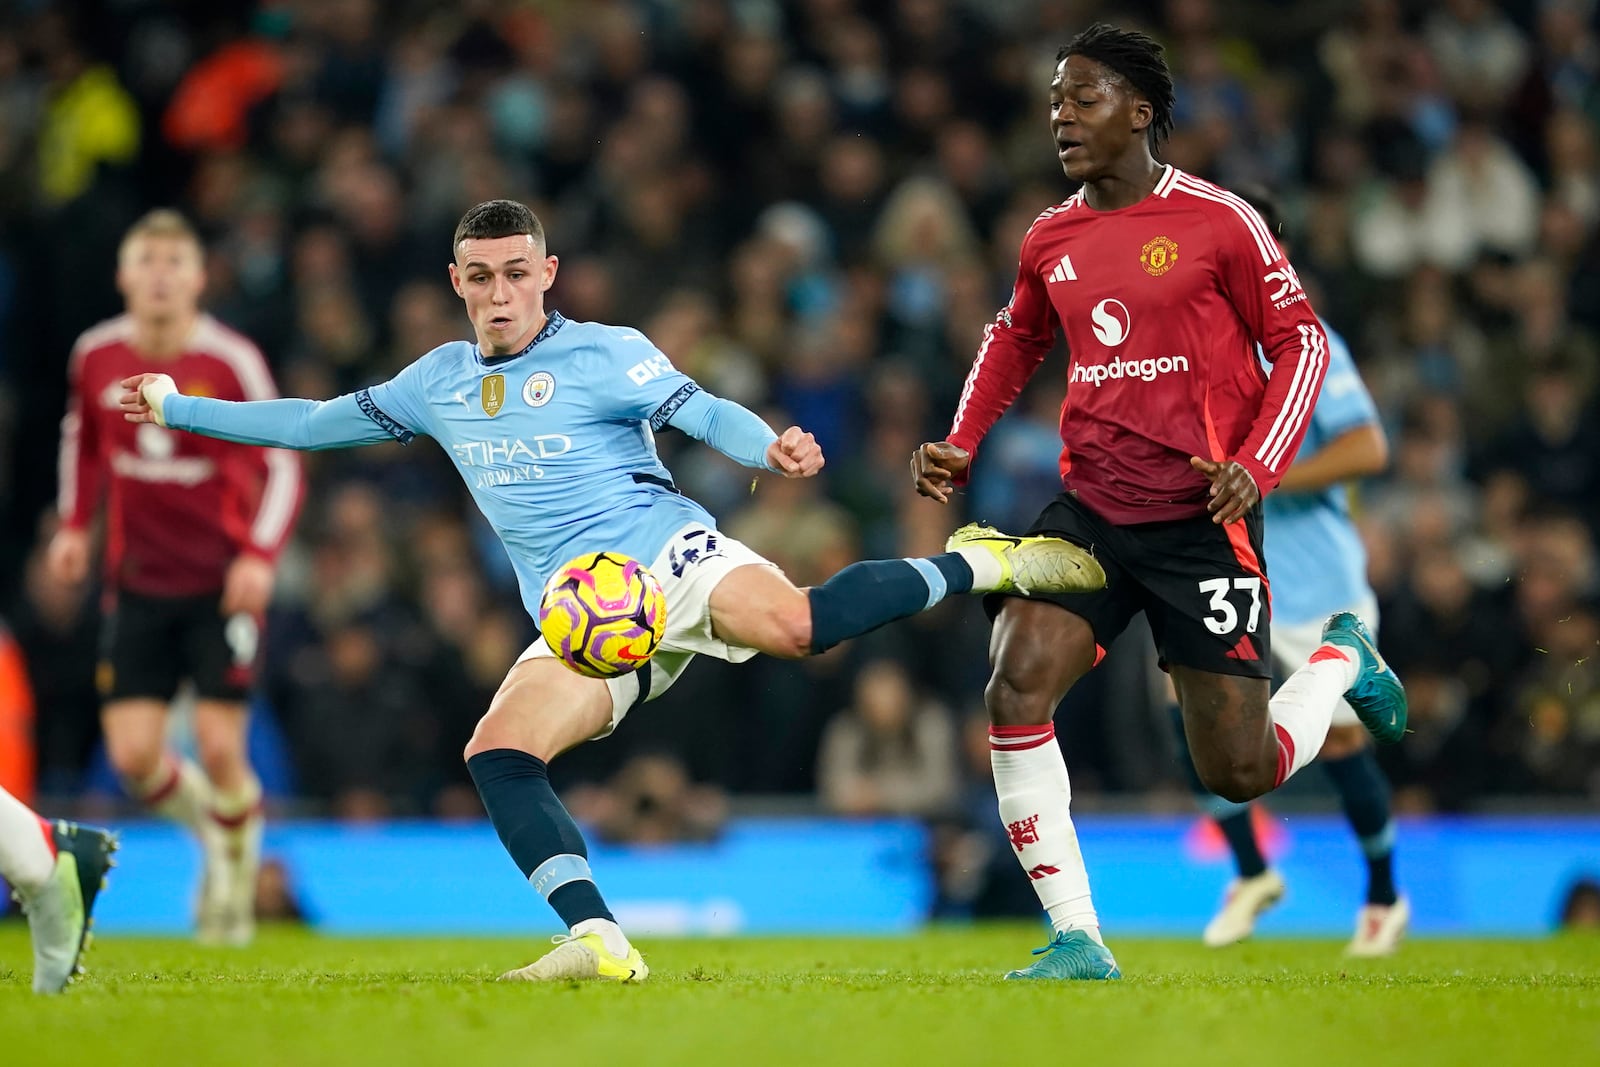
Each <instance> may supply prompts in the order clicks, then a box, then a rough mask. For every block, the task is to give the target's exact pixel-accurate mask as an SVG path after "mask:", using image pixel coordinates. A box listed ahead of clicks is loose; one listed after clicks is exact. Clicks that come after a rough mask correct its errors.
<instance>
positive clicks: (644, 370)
mask: <svg viewBox="0 0 1600 1067" xmlns="http://www.w3.org/2000/svg"><path fill="white" fill-rule="evenodd" d="M604 353H605V356H606V358H607V359H609V360H610V362H611V366H613V367H614V368H615V370H614V371H613V373H615V374H616V376H617V377H616V381H617V389H616V392H615V393H614V398H615V403H616V407H615V408H614V409H613V413H614V414H615V415H616V416H617V417H619V418H626V419H640V420H643V421H646V422H648V423H649V424H650V428H651V429H652V430H657V431H659V430H660V429H662V428H663V427H665V426H673V427H676V428H677V429H679V430H682V431H683V432H684V433H686V434H688V435H689V436H690V437H693V438H696V439H697V440H701V441H704V442H705V443H706V444H708V445H710V446H711V447H712V448H714V449H716V450H717V451H718V452H721V453H722V454H723V455H725V456H727V457H728V458H729V459H732V460H733V461H734V462H736V463H740V464H743V465H744V466H746V467H755V468H756V469H758V470H769V471H775V472H777V473H779V474H782V475H783V476H784V477H785V478H809V477H811V476H812V475H813V474H816V473H817V472H818V471H819V470H821V469H822V462H823V459H822V447H821V446H820V445H818V444H817V440H816V438H814V437H812V436H811V435H810V434H809V433H806V432H805V431H804V430H802V429H800V427H798V426H791V427H789V428H788V429H787V430H785V431H784V432H783V433H781V434H779V433H777V432H775V431H774V430H773V429H772V427H770V426H768V425H767V424H766V421H765V420H764V419H762V418H761V417H760V416H758V415H757V414H755V413H754V412H753V411H750V410H749V409H748V408H746V407H744V406H743V405H741V404H737V403H735V402H733V401H732V400H725V399H723V398H721V397H717V396H712V395H711V394H710V393H707V392H706V391H705V390H704V389H701V388H700V386H699V384H698V383H697V382H695V380H694V379H693V378H691V377H689V376H688V375H687V374H685V373H683V372H682V371H680V370H678V369H677V368H676V367H674V366H673V365H672V361H671V360H669V359H668V358H667V356H666V354H665V353H664V352H662V351H661V350H660V349H659V348H657V347H656V346H655V345H654V344H652V343H651V341H650V339H649V338H648V337H646V336H645V335H644V334H642V333H640V332H639V331H638V330H633V329H618V330H615V331H614V332H613V334H612V336H611V344H610V347H608V348H606V349H605V350H604ZM635 360H637V362H634V361H635ZM629 364H632V365H631V366H630V365H629ZM624 368H626V369H625V370H624Z"/></svg>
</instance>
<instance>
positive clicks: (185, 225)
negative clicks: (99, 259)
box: [117, 207, 201, 259]
mask: <svg viewBox="0 0 1600 1067" xmlns="http://www.w3.org/2000/svg"><path fill="white" fill-rule="evenodd" d="M141 237H172V238H178V239H180V240H186V241H190V242H192V243H193V244H194V247H195V250H196V251H199V250H201V244H200V233H199V231H198V230H196V229H195V228H194V227H193V226H192V225H190V223H189V220H188V219H186V218H184V217H183V213H182V212H180V211H174V210H173V209H172V208H170V207H158V208H156V209H155V210H154V211H147V212H145V214H144V215H142V216H140V218H139V221H138V222H135V223H134V224H133V225H132V226H130V227H128V232H127V233H125V234H123V235H122V244H121V245H119V246H118V247H117V258H118V259H121V258H122V257H123V256H124V255H125V254H126V253H127V251H128V246H129V245H131V244H133V242H134V241H136V240H138V239H139V238H141Z"/></svg>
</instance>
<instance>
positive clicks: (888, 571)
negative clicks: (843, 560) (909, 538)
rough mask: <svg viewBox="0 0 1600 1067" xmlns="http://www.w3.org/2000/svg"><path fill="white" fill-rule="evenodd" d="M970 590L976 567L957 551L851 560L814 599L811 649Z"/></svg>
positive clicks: (828, 645)
mask: <svg viewBox="0 0 1600 1067" xmlns="http://www.w3.org/2000/svg"><path fill="white" fill-rule="evenodd" d="M971 589H972V567H971V566H969V565H968V564H967V561H966V560H964V559H962V558H961V556H960V555H959V554H957V553H955V552H945V553H943V554H942V555H938V556H929V557H927V558H925V559H874V560H868V561H867V562H865V563H852V564H850V566H848V567H846V568H845V569H844V570H842V571H840V572H839V573H838V574H835V575H834V576H833V577H832V578H829V579H828V580H827V581H826V582H823V583H822V584H821V585H818V586H813V587H812V588H811V589H809V590H807V594H808V595H809V596H810V598H811V651H812V652H813V653H816V652H826V651H827V650H828V649H830V648H832V647H833V646H834V645H837V644H838V643H839V642H840V641H848V640H849V639H850V638H852V637H860V636H861V635H862V634H864V633H867V632H869V631H871V630H876V629H877V628H878V627H880V626H882V625H884V624H885V623H891V622H894V621H895V620H896V619H903V618H905V617H906V616H908V615H915V614H917V613H918V612H921V611H926V610H928V609H929V608H931V607H933V606H934V605H935V604H937V603H938V602H939V601H941V600H943V599H944V598H945V597H946V596H949V595H950V594H952V593H965V592H968V591H970V590H971Z"/></svg>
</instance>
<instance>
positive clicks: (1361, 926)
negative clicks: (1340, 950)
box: [1344, 896, 1411, 957]
mask: <svg viewBox="0 0 1600 1067" xmlns="http://www.w3.org/2000/svg"><path fill="white" fill-rule="evenodd" d="M1410 924H1411V901H1410V900H1408V899H1406V898H1405V897H1403V896H1402V897H1400V898H1398V899H1397V900H1395V902H1394V903H1393V904H1368V905H1366V906H1365V907H1363V908H1362V909H1361V910H1360V911H1358V912H1356V933H1355V936H1354V937H1352V938H1351V939H1350V943H1349V944H1348V945H1346V946H1345V947H1344V954H1345V955H1346V956H1362V957H1375V956H1393V955H1394V953H1395V950H1396V949H1398V948H1399V947H1400V939H1401V938H1403V937H1405V936H1406V927H1407V926H1409V925H1410Z"/></svg>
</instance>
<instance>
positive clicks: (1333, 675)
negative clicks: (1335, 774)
mask: <svg viewBox="0 0 1600 1067" xmlns="http://www.w3.org/2000/svg"><path fill="white" fill-rule="evenodd" d="M1359 670H1360V665H1359V664H1357V663H1356V662H1355V661H1354V660H1352V659H1351V658H1350V655H1349V653H1348V652H1346V651H1345V650H1344V649H1342V648H1340V647H1339V646H1337V645H1329V644H1324V645H1322V646H1321V647H1319V648H1318V649H1317V650H1316V651H1315V652H1313V653H1312V654H1311V659H1310V661H1308V662H1307V663H1306V665H1305V666H1304V667H1301V668H1300V669H1299V670H1297V671H1295V672H1294V673H1293V674H1291V675H1290V676H1289V680H1288V681H1286V682H1284V683H1283V686H1282V688H1280V689H1279V690H1278V691H1277V692H1276V693H1275V694H1273V697H1272V701H1271V703H1269V704H1268V705H1267V712H1268V714H1270V715H1271V716H1272V725H1273V727H1274V728H1275V729H1276V730H1277V733H1278V776H1277V780H1276V781H1275V782H1274V783H1273V785H1274V787H1276V786H1280V785H1282V784H1283V783H1284V782H1285V781H1287V780H1288V778H1289V776H1290V775H1292V774H1293V773H1294V772H1295V771H1298V770H1299V769H1300V768H1301V767H1304V766H1305V765H1306V764H1308V763H1310V762H1311V761H1312V760H1314V759H1316V758H1317V753H1318V752H1321V751H1322V743H1323V742H1324V741H1326V740H1327V739H1328V727H1329V726H1331V725H1333V710H1334V708H1336V707H1338V706H1339V701H1341V700H1343V699H1344V694H1345V690H1347V689H1349V688H1350V687H1351V686H1352V685H1355V684H1356V676H1357V674H1358V672H1359Z"/></svg>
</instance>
